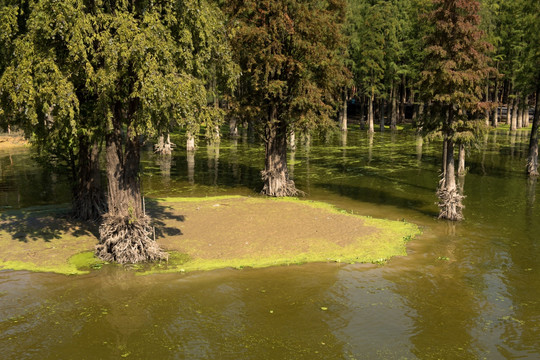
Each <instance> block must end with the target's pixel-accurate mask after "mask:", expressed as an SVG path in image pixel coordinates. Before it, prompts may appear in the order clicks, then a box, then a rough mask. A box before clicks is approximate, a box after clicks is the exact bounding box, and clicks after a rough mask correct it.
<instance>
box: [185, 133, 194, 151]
mask: <svg viewBox="0 0 540 360" xmlns="http://www.w3.org/2000/svg"><path fill="white" fill-rule="evenodd" d="M186 137H187V139H186V150H187V151H188V152H190V151H195V136H193V134H192V133H191V132H190V131H187V132H186Z"/></svg>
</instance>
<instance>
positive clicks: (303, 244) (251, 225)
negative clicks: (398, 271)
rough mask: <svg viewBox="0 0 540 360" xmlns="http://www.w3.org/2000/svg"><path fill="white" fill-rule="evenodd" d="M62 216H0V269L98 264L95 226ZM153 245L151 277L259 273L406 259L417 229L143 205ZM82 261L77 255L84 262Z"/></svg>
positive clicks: (266, 209)
mask: <svg viewBox="0 0 540 360" xmlns="http://www.w3.org/2000/svg"><path fill="white" fill-rule="evenodd" d="M65 211H66V209H58V208H53V207H40V208H32V209H27V210H24V211H7V212H3V213H0V215H1V216H0V267H3V268H12V269H25V270H35V271H53V272H60V273H78V272H81V271H84V270H87V268H88V266H90V265H92V264H94V265H95V264H97V263H98V261H97V260H96V259H93V258H92V255H91V251H92V250H93V247H94V245H95V244H96V243H97V238H96V230H97V226H96V225H88V224H83V223H75V222H72V221H70V220H68V218H67V217H66V216H63V215H62V214H63V213H65ZM147 211H148V212H149V213H150V215H151V216H152V217H153V219H154V220H155V225H156V227H155V229H156V240H157V241H158V242H159V243H160V245H161V246H162V247H163V248H164V249H165V250H167V251H169V252H171V256H170V260H169V262H168V263H162V264H159V265H155V266H153V267H152V268H147V269H146V270H149V271H154V272H155V271H193V270H210V269H216V268H225V267H236V268H241V267H263V266H272V265H283V264H292V263H303V262H319V261H339V262H379V261H382V260H385V259H388V258H390V257H392V256H396V255H405V254H406V251H405V243H406V240H408V239H410V238H412V237H413V236H414V235H415V234H417V233H418V228H417V227H416V226H415V225H413V224H408V223H405V222H398V221H389V220H380V219H372V218H366V217H360V216H356V215H352V214H347V213H345V212H341V211H339V210H337V209H335V208H333V207H332V206H330V205H327V204H323V203H318V202H311V201H301V200H296V199H292V200H291V199H285V200H280V199H267V198H258V197H256V198H250V197H217V198H168V199H159V200H156V199H154V200H147ZM81 254H82V255H81Z"/></svg>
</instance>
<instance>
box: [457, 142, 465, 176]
mask: <svg viewBox="0 0 540 360" xmlns="http://www.w3.org/2000/svg"><path fill="white" fill-rule="evenodd" d="M458 175H459V176H463V175H465V145H463V144H459V158H458Z"/></svg>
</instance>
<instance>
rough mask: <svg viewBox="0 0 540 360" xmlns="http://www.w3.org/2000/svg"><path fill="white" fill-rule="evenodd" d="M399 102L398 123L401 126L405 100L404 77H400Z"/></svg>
mask: <svg viewBox="0 0 540 360" xmlns="http://www.w3.org/2000/svg"><path fill="white" fill-rule="evenodd" d="M400 94H401V97H400V101H399V123H400V124H402V123H404V122H405V100H406V99H405V98H406V94H407V88H406V86H405V75H403V76H402V77H401V86H400Z"/></svg>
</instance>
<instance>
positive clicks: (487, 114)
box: [485, 78, 489, 127]
mask: <svg viewBox="0 0 540 360" xmlns="http://www.w3.org/2000/svg"><path fill="white" fill-rule="evenodd" d="M487 102H489V78H488V81H487V83H486V103H487ZM485 121H486V126H487V127H489V109H486V117H485Z"/></svg>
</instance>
